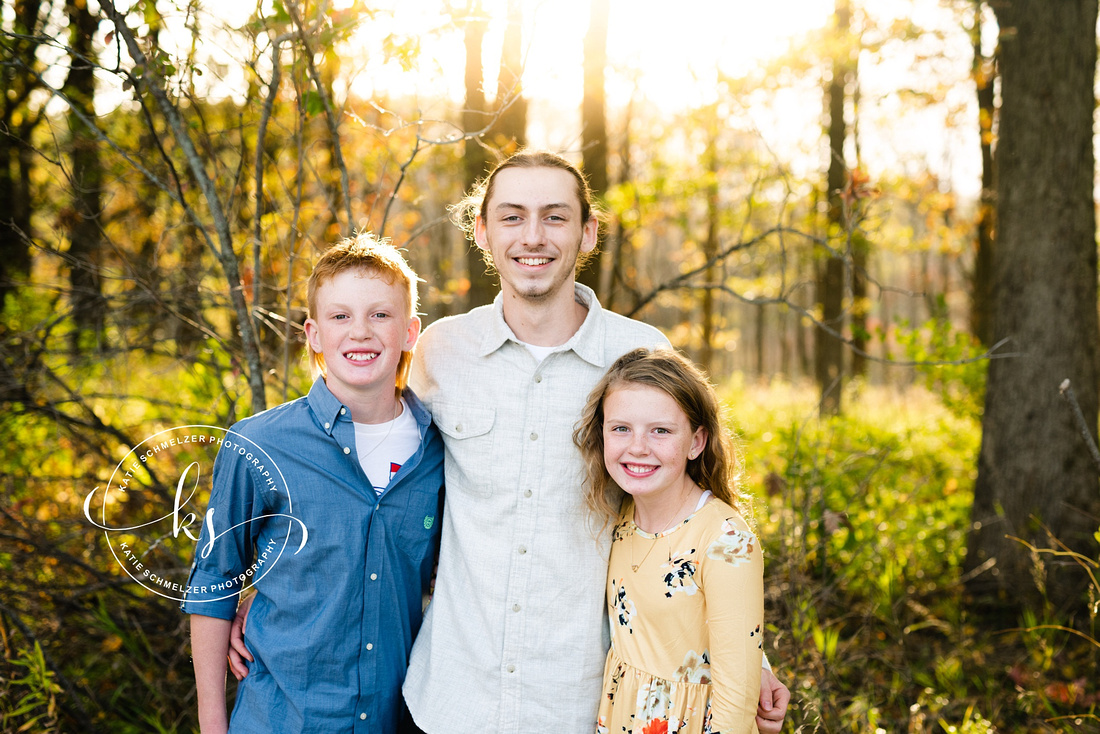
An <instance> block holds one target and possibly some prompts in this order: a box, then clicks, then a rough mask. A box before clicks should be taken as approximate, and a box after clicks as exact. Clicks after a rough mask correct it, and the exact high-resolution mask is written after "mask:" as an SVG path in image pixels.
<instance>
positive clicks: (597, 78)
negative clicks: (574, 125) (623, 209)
mask: <svg viewBox="0 0 1100 734" xmlns="http://www.w3.org/2000/svg"><path fill="white" fill-rule="evenodd" d="M590 8H591V10H590V12H589V18H588V33H587V34H586V35H585V37H584V101H583V102H582V103H581V155H582V156H583V158H584V175H585V176H587V177H588V185H589V186H590V187H591V188H592V193H593V194H595V195H596V197H597V198H602V197H603V196H605V195H606V194H607V107H606V101H605V92H604V69H605V68H606V67H607V19H608V14H609V13H610V2H609V0H591V6H590ZM603 259H604V258H603V254H602V253H601V252H596V253H595V254H594V255H593V256H592V259H591V260H589V262H588V265H587V266H586V267H585V268H584V269H583V270H581V272H580V273H578V274H577V280H578V281H580V282H581V283H584V284H585V285H587V286H589V287H591V288H593V289H596V288H599V285H600V268H601V264H602V261H603ZM600 295H601V296H606V294H602V293H601V294H600Z"/></svg>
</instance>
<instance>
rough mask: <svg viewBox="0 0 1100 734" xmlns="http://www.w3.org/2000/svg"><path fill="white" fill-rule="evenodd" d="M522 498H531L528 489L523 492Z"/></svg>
mask: <svg viewBox="0 0 1100 734" xmlns="http://www.w3.org/2000/svg"><path fill="white" fill-rule="evenodd" d="M523 496H524V497H530V496H531V490H529V489H525V490H523Z"/></svg>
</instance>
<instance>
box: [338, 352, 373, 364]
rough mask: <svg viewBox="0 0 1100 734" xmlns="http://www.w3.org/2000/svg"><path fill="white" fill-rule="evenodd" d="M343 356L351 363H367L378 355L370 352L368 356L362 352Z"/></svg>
mask: <svg viewBox="0 0 1100 734" xmlns="http://www.w3.org/2000/svg"><path fill="white" fill-rule="evenodd" d="M344 356H345V357H347V358H348V359H350V360H351V361H352V362H369V361H371V360H372V359H374V358H375V357H377V356H378V353H377V352H371V353H370V354H366V353H364V352H348V353H347V354H345V355H344Z"/></svg>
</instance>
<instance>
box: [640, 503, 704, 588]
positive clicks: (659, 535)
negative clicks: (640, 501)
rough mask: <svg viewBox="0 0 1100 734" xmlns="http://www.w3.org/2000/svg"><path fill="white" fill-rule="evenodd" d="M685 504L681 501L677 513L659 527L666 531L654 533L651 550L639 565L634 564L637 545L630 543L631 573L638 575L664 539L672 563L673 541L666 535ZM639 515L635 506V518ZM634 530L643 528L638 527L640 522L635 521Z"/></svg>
mask: <svg viewBox="0 0 1100 734" xmlns="http://www.w3.org/2000/svg"><path fill="white" fill-rule="evenodd" d="M688 499H689V500H690V499H691V494H690V493H689V494H688ZM685 504H686V503H685V502H683V501H681V502H680V504H679V505H677V507H676V511H675V512H673V513H672V514H671V515H670V516H669V519H668V522H666V523H665V524H664V525H661V526H659V527H662V528H664V530H660V531H658V532H657V533H654V537H653V540H652V542H650V544H649V550H647V551H646V552H645V555H644V556H642V560H640V561H638V562H637V563H635V562H634V545H635V543H634V541H633V540H632V541H631V542H630V570H631V571H633V572H634V573H638V569H639V568H641V567H642V564H643V563H645V559H647V558H649V554H650V553H651V552H652V551H653V547H654V546H655V545H657V541H658V540H660V539H661V538H662V537H663V538H665V545H666V546H667V547H668V562H669V563H672V541H671V540H669V539H668V536H667V535H665V533H667V532H668V531H669V530H671V529H672V525H673V524H674V523H673V520H675V518H676V517H678V516H679V514H680V511H681V510H683V509H684V505H685ZM637 514H638V506H637V505H635V506H634V515H635V517H637ZM634 530H635V531H638V530H641V528H639V527H638V522H637V521H636V520H635V521H634ZM643 532H644V531H643ZM634 537H638V533H637V532H635V533H634Z"/></svg>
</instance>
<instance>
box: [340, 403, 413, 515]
mask: <svg viewBox="0 0 1100 734" xmlns="http://www.w3.org/2000/svg"><path fill="white" fill-rule="evenodd" d="M400 403H401V414H400V415H398V416H397V417H396V418H394V419H393V420H392V421H388V422H386V423H356V424H355V453H356V454H358V455H359V464H360V465H361V466H362V467H363V472H364V473H366V475H367V479H369V480H370V483H371V486H372V487H374V493H375V494H379V495H380V494H382V492H384V491H385V489H386V487H388V486H389V483H390V480H391V479H393V476H394V475H395V474H397V472H398V470H399V469H400V468H401V465H402V464H404V463H405V462H406V461H408V459H409V457H410V456H412V455H413V454H415V453H416V449H417V447H418V446H420V427H419V426H418V425H417V424H416V419H415V418H413V415H412V411H411V410H409V406H408V405H406V404H405V400H404V399H403V398H402V399H401V400H400Z"/></svg>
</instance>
